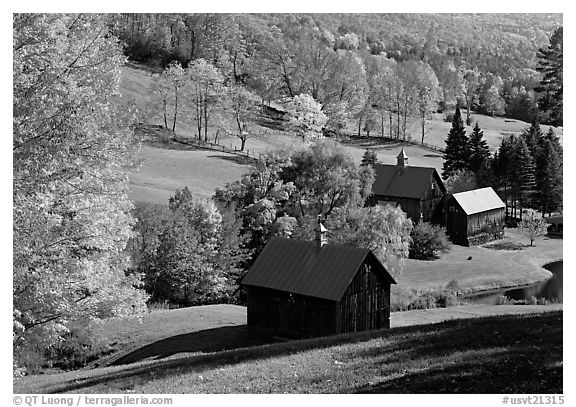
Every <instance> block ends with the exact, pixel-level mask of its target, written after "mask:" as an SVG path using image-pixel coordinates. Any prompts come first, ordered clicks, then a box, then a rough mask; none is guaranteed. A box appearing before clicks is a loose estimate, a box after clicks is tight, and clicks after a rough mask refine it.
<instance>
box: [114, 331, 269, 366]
mask: <svg viewBox="0 0 576 407" xmlns="http://www.w3.org/2000/svg"><path fill="white" fill-rule="evenodd" d="M272 342H274V340H273V338H271V337H270V336H269V335H265V334H264V333H254V332H250V333H249V332H248V330H247V327H246V325H235V326H225V327H221V328H213V329H206V330H203V331H197V332H192V333H188V334H182V335H176V336H172V337H170V338H166V339H161V340H159V341H156V342H154V343H151V344H150V345H146V346H144V347H142V348H140V349H137V350H135V351H133V352H130V353H128V354H127V355H124V356H121V357H120V358H118V359H116V360H115V361H113V362H112V363H110V365H111V366H118V365H126V364H129V363H136V362H142V361H145V360H150V359H153V360H158V359H164V358H167V357H170V356H172V355H176V354H178V353H197V352H201V353H213V352H221V351H225V350H232V349H238V348H246V347H250V346H258V345H264V344H267V343H272Z"/></svg>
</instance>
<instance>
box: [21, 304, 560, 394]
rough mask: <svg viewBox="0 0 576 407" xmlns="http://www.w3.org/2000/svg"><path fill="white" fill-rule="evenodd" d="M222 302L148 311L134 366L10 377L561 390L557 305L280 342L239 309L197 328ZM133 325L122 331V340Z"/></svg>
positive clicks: (202, 385)
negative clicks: (249, 323) (255, 329)
mask: <svg viewBox="0 0 576 407" xmlns="http://www.w3.org/2000/svg"><path fill="white" fill-rule="evenodd" d="M216 307H217V308H212V307H196V309H194V308H191V309H183V310H173V311H160V312H158V313H157V314H156V315H157V316H155V317H153V319H151V320H150V321H147V319H148V317H145V320H144V327H143V328H140V330H141V331H143V332H147V335H149V336H150V335H153V334H154V332H157V334H156V335H157V339H156V341H155V342H153V341H154V339H153V338H152V337H149V338H148V339H146V340H145V341H144V342H139V343H140V344H141V345H140V346H139V347H138V348H139V350H138V351H137V352H133V353H131V355H132V359H128V358H124V361H125V363H130V362H136V363H130V364H126V365H119V366H112V367H103V368H97V369H93V370H84V371H75V372H68V373H61V374H53V375H40V376H30V377H24V378H21V379H18V380H16V381H15V382H14V392H15V393H20V392H24V393H38V392H41V393H77V392H81V393H124V392H129V393H562V366H563V361H562V348H563V347H562V319H563V317H562V311H553V310H554V309H558V307H556V308H554V307H552V308H549V309H550V311H552V312H544V313H540V314H538V312H542V311H543V310H544V309H545V308H543V307H537V306H535V307H534V306H526V307H521V308H520V306H510V307H505V306H497V307H492V308H493V309H498V308H502V310H503V312H506V309H511V310H512V311H511V312H514V313H516V312H515V311H514V310H513V309H517V310H518V312H529V313H530V314H516V315H508V316H500V317H484V318H473V319H458V320H451V321H446V322H441V323H433V324H425V325H417V324H418V323H420V322H418V321H422V319H423V318H424V317H425V316H424V315H423V314H422V313H423V312H419V315H417V314H414V315H413V318H414V319H413V320H412V321H409V320H405V322H404V324H402V323H400V324H399V325H405V326H403V327H398V328H392V329H389V330H380V331H372V332H364V333H358V334H347V335H340V336H334V337H326V338H317V339H307V340H298V341H285V342H279V343H273V342H272V343H271V342H270V338H268V340H266V339H265V337H263V336H261V335H259V334H255V333H252V334H249V333H247V332H246V329H245V326H244V325H239V323H240V324H241V322H240V321H236V319H235V318H236V316H234V315H238V317H240V318H242V317H241V315H242V313H243V312H244V311H241V307H233V308H231V309H230V310H231V311H234V312H232V313H231V314H230V315H231V316H230V317H226V318H224V319H222V320H221V321H220V322H219V323H220V326H219V327H215V328H212V329H207V330H198V328H200V325H198V324H201V325H204V327H205V328H204V329H206V328H210V327H213V326H217V325H218V323H214V320H215V318H217V315H218V314H219V313H221V312H222V311H223V310H224V308H226V307H230V306H216ZM530 307H532V308H530ZM476 308H478V309H483V310H484V311H480V312H486V307H476ZM530 309H531V310H532V311H530ZM431 311H432V310H431ZM437 311H439V312H441V310H437ZM190 312H192V313H190ZM424 312H426V311H424ZM533 312H535V314H532V313H533ZM427 313H428V314H430V312H427ZM172 314H173V315H174V316H176V315H177V314H178V315H180V314H182V316H188V317H189V318H188V319H187V320H186V321H184V320H183V319H182V318H172ZM400 314H402V316H404V315H407V316H410V315H411V314H410V312H405V313H399V314H396V315H398V316H400ZM464 314H465V313H464ZM464 314H463V315H464ZM153 315H154V313H152V314H151V316H153ZM452 315H454V314H452ZM402 316H400V317H401V318H402ZM394 318H395V316H393V321H394ZM203 320H204V321H205V322H202V321H203ZM440 320H441V319H440ZM180 321H182V322H180ZM211 321H212V322H211ZM436 321H438V319H433V318H431V319H429V320H428V321H427V322H436ZM168 323H170V324H172V326H171V327H169V328H168V326H167V325H166V324H168ZM415 324H416V325H415ZM178 325H180V326H181V327H183V326H184V325H186V326H187V327H188V331H187V333H186V334H181V332H182V331H176V330H174V331H171V330H170V329H174V327H175V326H178ZM195 325H196V328H194V326H195ZM147 326H153V327H154V329H145V328H146V327H147ZM130 329H131V328H130V325H127V326H126V327H124V328H123V334H121V337H124V338H125V337H126V336H127V335H128V334H129V331H130ZM200 329H202V328H200ZM172 335H174V336H172ZM160 336H163V338H164V339H161V338H160ZM145 343H147V345H145V346H144V344H145ZM179 352H180V353H179Z"/></svg>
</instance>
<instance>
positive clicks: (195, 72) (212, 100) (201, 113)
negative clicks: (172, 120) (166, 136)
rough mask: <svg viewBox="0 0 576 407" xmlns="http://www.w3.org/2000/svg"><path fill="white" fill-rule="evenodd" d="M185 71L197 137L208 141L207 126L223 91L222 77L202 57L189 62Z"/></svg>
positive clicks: (216, 69)
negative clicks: (188, 83) (189, 87)
mask: <svg viewBox="0 0 576 407" xmlns="http://www.w3.org/2000/svg"><path fill="white" fill-rule="evenodd" d="M186 73H187V75H188V79H189V81H190V86H191V98H192V105H193V117H194V120H196V128H197V129H198V139H201V138H202V129H204V141H208V127H209V124H210V118H211V116H212V113H213V112H214V110H215V109H216V108H217V106H218V104H219V102H220V100H221V97H222V94H223V92H224V89H223V84H224V77H223V76H222V74H221V73H220V71H219V70H218V68H216V67H215V66H214V65H212V64H210V63H209V62H207V61H206V60H204V59H201V58H200V59H197V60H195V61H194V62H193V63H191V64H190V65H189V66H188V68H187V70H186Z"/></svg>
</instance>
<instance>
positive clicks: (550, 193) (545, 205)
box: [534, 133, 563, 213]
mask: <svg viewBox="0 0 576 407" xmlns="http://www.w3.org/2000/svg"><path fill="white" fill-rule="evenodd" d="M554 138H555V136H554V134H553V133H552V134H550V133H548V134H547V135H546V137H542V138H541V139H540V140H538V152H537V155H536V162H535V163H536V170H535V179H536V193H535V197H534V198H535V203H536V204H537V205H538V208H539V209H540V210H541V211H542V213H546V212H548V213H550V212H552V211H555V210H557V209H558V208H559V207H561V205H562V192H563V186H562V184H563V175H562V167H563V165H562V152H561V149H560V151H559V150H558V149H557V147H555V143H554V141H552V140H553V139H554Z"/></svg>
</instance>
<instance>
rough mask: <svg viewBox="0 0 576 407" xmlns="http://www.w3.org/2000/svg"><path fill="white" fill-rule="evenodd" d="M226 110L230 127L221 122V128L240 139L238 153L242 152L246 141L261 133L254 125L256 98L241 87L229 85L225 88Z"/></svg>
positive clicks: (256, 108)
mask: <svg viewBox="0 0 576 407" xmlns="http://www.w3.org/2000/svg"><path fill="white" fill-rule="evenodd" d="M226 90H227V95H226V102H225V106H226V110H227V111H228V112H229V116H231V118H232V125H229V126H227V125H226V123H228V121H227V120H221V126H223V127H224V131H225V132H226V133H227V134H232V135H234V136H236V137H237V138H239V139H240V142H241V144H240V151H244V147H245V146H246V140H248V139H249V138H252V137H255V136H257V135H258V133H260V132H261V130H260V128H259V127H258V126H257V125H256V120H257V114H258V105H257V103H256V101H257V100H258V97H257V96H256V95H254V94H253V93H252V92H250V91H249V90H248V89H246V88H245V87H244V86H241V85H234V84H231V85H229V86H228V87H227V89H226Z"/></svg>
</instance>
